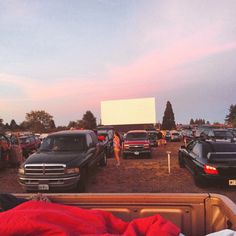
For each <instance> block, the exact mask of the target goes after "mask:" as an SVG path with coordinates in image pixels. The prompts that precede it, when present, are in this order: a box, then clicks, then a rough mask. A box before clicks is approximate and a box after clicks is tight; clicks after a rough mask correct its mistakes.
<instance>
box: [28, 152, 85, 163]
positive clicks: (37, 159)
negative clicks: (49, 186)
mask: <svg viewBox="0 0 236 236" xmlns="http://www.w3.org/2000/svg"><path fill="white" fill-rule="evenodd" d="M84 157H85V153H84V152H36V153H34V154H32V155H30V156H29V157H28V158H27V159H26V161H25V163H24V164H39V163H40V164H41V163H47V164H52V163H54V164H55V163H58V164H59V163H60V164H61V163H62V164H68V163H70V162H73V161H74V160H75V159H78V162H79V160H81V161H82V160H83V159H84Z"/></svg>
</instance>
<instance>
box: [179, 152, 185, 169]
mask: <svg viewBox="0 0 236 236" xmlns="http://www.w3.org/2000/svg"><path fill="white" fill-rule="evenodd" d="M179 167H180V168H185V164H184V160H183V158H182V155H181V154H180V153H179Z"/></svg>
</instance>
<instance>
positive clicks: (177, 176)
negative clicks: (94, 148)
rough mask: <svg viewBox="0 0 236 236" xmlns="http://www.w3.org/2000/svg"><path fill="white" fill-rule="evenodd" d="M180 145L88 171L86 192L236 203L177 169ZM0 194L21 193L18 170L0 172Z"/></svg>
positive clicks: (231, 191) (231, 192) (235, 193)
mask: <svg viewBox="0 0 236 236" xmlns="http://www.w3.org/2000/svg"><path fill="white" fill-rule="evenodd" d="M181 144H182V143H180V142H177V143H167V145H166V146H163V147H157V148H153V150H152V159H134V158H130V159H125V160H123V159H122V160H121V166H120V167H116V166H115V159H114V158H111V159H108V165H107V167H105V168H104V167H99V168H97V169H93V170H91V171H90V175H89V177H88V182H87V188H86V192H89V193H118V192H119V193H204V192H209V193H218V194H223V195H226V196H228V197H229V198H230V199H231V200H232V201H234V202H235V203H236V188H229V187H224V186H213V187H207V188H199V187H197V186H195V184H194V181H193V178H192V176H191V175H190V173H189V172H188V171H187V170H186V169H185V168H184V169H181V168H179V166H178V158H177V154H178V148H179V147H180V145H181ZM167 151H170V152H171V171H170V174H169V173H168V162H167V153H166V152H167ZM0 193H24V191H23V189H22V188H21V186H20V185H19V184H18V182H17V169H6V170H2V171H1V172H0Z"/></svg>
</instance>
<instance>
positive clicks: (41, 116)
mask: <svg viewBox="0 0 236 236" xmlns="http://www.w3.org/2000/svg"><path fill="white" fill-rule="evenodd" d="M23 126H24V128H26V127H27V128H28V129H29V130H31V131H33V132H45V131H51V129H53V128H55V123H54V121H53V116H51V115H50V114H49V113H47V112H45V111H43V110H41V111H31V112H30V113H26V116H25V122H24V123H23Z"/></svg>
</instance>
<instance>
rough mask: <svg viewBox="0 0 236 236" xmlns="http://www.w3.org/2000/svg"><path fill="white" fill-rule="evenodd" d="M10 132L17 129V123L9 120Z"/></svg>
mask: <svg viewBox="0 0 236 236" xmlns="http://www.w3.org/2000/svg"><path fill="white" fill-rule="evenodd" d="M9 128H10V130H11V131H15V130H17V129H18V128H19V126H18V125H17V123H16V122H15V120H11V123H10V127H9Z"/></svg>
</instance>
